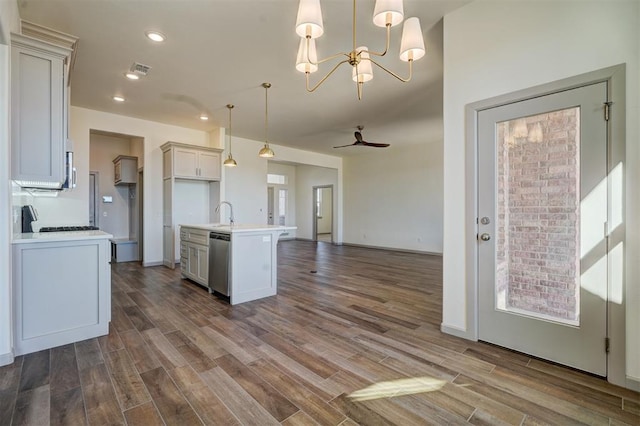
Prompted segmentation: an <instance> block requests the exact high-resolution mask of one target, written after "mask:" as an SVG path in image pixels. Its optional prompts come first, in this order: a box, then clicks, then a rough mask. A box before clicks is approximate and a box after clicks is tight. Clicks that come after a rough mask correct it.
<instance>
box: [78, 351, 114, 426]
mask: <svg viewBox="0 0 640 426" xmlns="http://www.w3.org/2000/svg"><path fill="white" fill-rule="evenodd" d="M76 349H77V347H76ZM80 382H81V383H82V394H83V395H84V403H85V408H86V411H87V417H88V420H89V424H95V425H98V424H100V425H121V424H124V417H123V415H122V411H121V410H120V406H119V405H118V399H117V398H116V393H115V390H114V389H113V385H112V384H111V378H110V377H109V372H108V371H107V367H106V366H105V365H104V363H100V364H96V365H92V366H90V367H86V368H84V369H83V370H81V371H80Z"/></svg>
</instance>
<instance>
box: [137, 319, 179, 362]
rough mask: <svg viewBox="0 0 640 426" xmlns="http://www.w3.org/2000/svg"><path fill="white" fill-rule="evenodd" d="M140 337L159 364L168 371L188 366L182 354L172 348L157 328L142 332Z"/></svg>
mask: <svg viewBox="0 0 640 426" xmlns="http://www.w3.org/2000/svg"><path fill="white" fill-rule="evenodd" d="M142 336H143V338H144V340H145V342H147V344H148V345H149V348H150V349H151V351H153V352H154V353H155V355H156V357H157V358H158V360H159V361H160V363H161V364H162V365H163V366H164V367H165V368H166V369H167V370H170V369H172V368H175V367H182V366H185V365H187V364H188V362H187V360H186V359H184V357H183V356H182V354H181V353H180V352H179V351H178V350H177V349H176V348H175V346H173V345H172V344H171V343H170V342H169V340H167V338H166V337H164V334H162V332H161V331H160V330H158V329H157V328H151V329H148V330H146V331H143V332H142Z"/></svg>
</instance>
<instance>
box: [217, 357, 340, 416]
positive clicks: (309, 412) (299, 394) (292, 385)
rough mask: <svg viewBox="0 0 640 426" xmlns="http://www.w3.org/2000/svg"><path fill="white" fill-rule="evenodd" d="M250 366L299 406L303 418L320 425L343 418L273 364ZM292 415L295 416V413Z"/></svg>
mask: <svg viewBox="0 0 640 426" xmlns="http://www.w3.org/2000/svg"><path fill="white" fill-rule="evenodd" d="M250 367H251V369H252V370H253V371H254V372H256V373H257V374H258V376H259V377H262V378H263V379H264V380H265V381H267V382H268V383H269V384H270V385H271V386H273V387H274V388H275V389H277V390H278V392H280V393H281V394H282V395H284V397H285V398H287V399H288V400H289V401H291V402H293V403H294V404H295V405H296V406H297V407H299V408H300V409H301V410H302V411H303V412H304V413H305V416H304V418H305V419H306V418H307V417H308V418H310V419H312V420H313V421H314V422H317V423H318V424H321V425H337V424H339V423H341V422H342V421H343V420H344V419H345V416H344V414H342V413H340V412H339V411H337V410H336V409H334V408H333V407H332V406H330V405H329V404H327V403H326V402H325V401H323V400H322V398H320V397H319V396H317V395H316V394H314V393H313V392H312V391H311V390H309V389H306V388H305V387H304V385H303V384H302V383H300V382H297V381H296V380H295V379H294V378H292V377H290V376H288V375H287V374H286V373H284V372H283V371H281V370H279V369H278V368H277V367H275V366H274V365H273V364H271V363H269V362H267V361H265V360H258V361H256V362H254V363H252V364H251V365H250ZM223 368H224V367H223ZM293 417H297V415H294V416H293ZM298 419H300V417H298ZM305 421H306V420H305ZM285 423H286V422H285Z"/></svg>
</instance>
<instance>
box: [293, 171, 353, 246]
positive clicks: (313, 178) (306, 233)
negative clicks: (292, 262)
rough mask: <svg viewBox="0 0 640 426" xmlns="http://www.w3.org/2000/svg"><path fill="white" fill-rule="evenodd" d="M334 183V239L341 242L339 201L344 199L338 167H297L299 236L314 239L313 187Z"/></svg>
mask: <svg viewBox="0 0 640 426" xmlns="http://www.w3.org/2000/svg"><path fill="white" fill-rule="evenodd" d="M324 185H333V218H334V221H333V230H332V233H333V234H334V238H333V241H334V242H336V243H341V242H342V239H338V238H339V237H337V234H336V233H337V232H338V223H337V222H338V221H340V222H341V220H340V219H336V218H338V217H340V213H339V211H338V210H339V209H338V203H339V202H340V200H341V199H342V195H341V191H340V189H339V188H340V185H339V176H338V170H337V169H329V168H326V167H313V166H306V165H298V166H297V167H296V218H297V226H298V231H297V234H296V235H297V237H298V238H303V239H308V240H311V239H313V214H314V211H315V209H314V206H313V187H314V186H324Z"/></svg>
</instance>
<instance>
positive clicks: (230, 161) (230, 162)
mask: <svg viewBox="0 0 640 426" xmlns="http://www.w3.org/2000/svg"><path fill="white" fill-rule="evenodd" d="M227 108H228V109H229V156H228V157H227V159H226V160H224V163H223V164H224V165H225V166H227V167H235V166H237V165H238V163H236V160H234V159H233V156H232V155H231V110H232V109H233V104H227Z"/></svg>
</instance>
